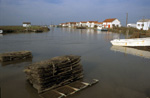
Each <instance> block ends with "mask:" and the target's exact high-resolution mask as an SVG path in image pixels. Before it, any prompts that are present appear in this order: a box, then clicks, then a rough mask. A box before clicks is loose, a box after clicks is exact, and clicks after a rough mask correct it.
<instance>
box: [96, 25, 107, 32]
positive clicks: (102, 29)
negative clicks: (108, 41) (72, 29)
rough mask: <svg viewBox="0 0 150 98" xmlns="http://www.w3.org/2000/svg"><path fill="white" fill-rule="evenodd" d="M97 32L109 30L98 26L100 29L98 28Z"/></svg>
mask: <svg viewBox="0 0 150 98" xmlns="http://www.w3.org/2000/svg"><path fill="white" fill-rule="evenodd" d="M97 30H100V31H107V29H106V28H103V27H102V26H98V27H97Z"/></svg>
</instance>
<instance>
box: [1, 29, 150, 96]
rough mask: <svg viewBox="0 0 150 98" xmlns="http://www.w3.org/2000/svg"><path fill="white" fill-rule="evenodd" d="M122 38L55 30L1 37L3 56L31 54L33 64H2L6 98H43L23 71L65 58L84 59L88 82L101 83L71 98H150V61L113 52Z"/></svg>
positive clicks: (88, 31) (28, 61) (2, 91)
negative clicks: (14, 52)
mask: <svg viewBox="0 0 150 98" xmlns="http://www.w3.org/2000/svg"><path fill="white" fill-rule="evenodd" d="M117 37H120V38H123V37H124V36H123V35H121V34H116V33H111V32H101V31H97V30H93V29H87V30H86V29H71V28H51V31H50V32H44V33H20V34H7V35H1V36H0V53H3V52H10V51H21V50H28V51H31V52H32V54H33V59H32V60H27V61H21V62H15V63H8V64H7V63H1V64H0V87H1V97H2V98H39V96H38V94H37V91H36V90H35V89H34V88H33V87H32V86H31V85H29V83H28V82H27V81H26V77H25V74H24V73H23V69H24V67H25V66H28V65H29V64H31V63H34V62H38V61H42V60H45V59H49V58H52V57H55V56H61V55H69V54H73V55H80V56H81V59H82V65H83V69H84V78H85V79H92V78H96V79H99V80H100V82H99V83H98V84H96V85H94V86H92V87H90V88H88V89H85V90H83V91H81V92H78V93H77V94H75V95H72V96H69V98H93V97H94V98H146V97H147V98H149V97H150V76H149V75H150V60H149V58H144V57H142V56H136V55H132V54H127V53H123V52H117V51H112V50H111V47H112V45H111V43H110V40H111V39H113V38H117Z"/></svg>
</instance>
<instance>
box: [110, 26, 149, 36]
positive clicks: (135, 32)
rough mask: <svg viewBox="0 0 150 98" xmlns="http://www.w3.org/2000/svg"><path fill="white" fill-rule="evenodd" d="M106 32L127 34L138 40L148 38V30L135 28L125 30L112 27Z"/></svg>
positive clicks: (124, 28) (125, 28)
mask: <svg viewBox="0 0 150 98" xmlns="http://www.w3.org/2000/svg"><path fill="white" fill-rule="evenodd" d="M108 31H111V32H115V33H123V34H127V33H128V34H129V35H130V37H131V38H138V37H150V30H148V31H145V30H138V29H136V28H131V27H129V28H127V27H114V28H112V29H108Z"/></svg>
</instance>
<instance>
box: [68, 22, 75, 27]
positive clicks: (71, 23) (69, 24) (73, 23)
mask: <svg viewBox="0 0 150 98" xmlns="http://www.w3.org/2000/svg"><path fill="white" fill-rule="evenodd" d="M75 26H76V22H68V27H75Z"/></svg>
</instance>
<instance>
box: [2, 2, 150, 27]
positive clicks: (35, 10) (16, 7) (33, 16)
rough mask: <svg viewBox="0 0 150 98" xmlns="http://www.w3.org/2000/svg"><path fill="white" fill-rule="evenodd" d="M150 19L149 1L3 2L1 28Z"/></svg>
mask: <svg viewBox="0 0 150 98" xmlns="http://www.w3.org/2000/svg"><path fill="white" fill-rule="evenodd" d="M126 13H128V23H136V22H137V21H138V20H140V19H143V17H144V18H145V19H150V0H0V25H22V22H31V24H32V25H50V24H55V25H57V24H59V23H65V22H80V21H99V22H102V21H104V20H105V19H108V18H117V19H119V20H120V21H121V24H122V25H125V24H126Z"/></svg>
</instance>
